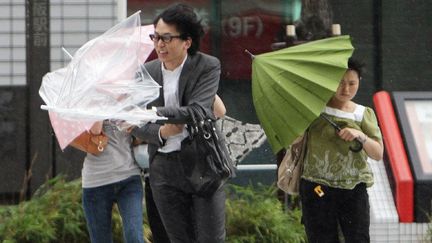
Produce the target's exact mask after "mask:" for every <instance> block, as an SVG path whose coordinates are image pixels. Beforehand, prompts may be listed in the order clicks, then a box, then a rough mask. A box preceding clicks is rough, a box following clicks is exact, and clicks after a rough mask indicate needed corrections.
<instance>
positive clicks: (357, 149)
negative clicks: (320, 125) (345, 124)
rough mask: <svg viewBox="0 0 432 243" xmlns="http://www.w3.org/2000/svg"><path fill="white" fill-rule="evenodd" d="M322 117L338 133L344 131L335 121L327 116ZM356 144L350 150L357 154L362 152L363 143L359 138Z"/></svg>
mask: <svg viewBox="0 0 432 243" xmlns="http://www.w3.org/2000/svg"><path fill="white" fill-rule="evenodd" d="M320 117H322V118H324V120H326V121H327V122H328V123H330V125H332V126H333V127H334V129H336V131H338V132H339V131H340V130H342V128H341V127H340V126H339V125H338V124H336V123H335V122H334V121H332V120H330V119H329V118H328V117H327V116H326V115H324V114H321V115H320ZM354 142H355V145H351V146H349V150H351V151H353V152H355V153H358V152H360V151H362V149H363V143H362V142H360V140H359V139H358V138H355V140H354Z"/></svg>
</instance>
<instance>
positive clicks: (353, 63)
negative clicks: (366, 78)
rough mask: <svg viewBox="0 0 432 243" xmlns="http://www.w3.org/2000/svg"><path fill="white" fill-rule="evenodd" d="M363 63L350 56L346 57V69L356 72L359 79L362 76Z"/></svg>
mask: <svg viewBox="0 0 432 243" xmlns="http://www.w3.org/2000/svg"><path fill="white" fill-rule="evenodd" d="M364 67H365V64H364V63H363V62H360V61H359V60H356V59H354V58H352V57H350V59H348V69H349V70H353V71H355V72H357V75H358V77H359V79H361V78H362V77H363V73H364Z"/></svg>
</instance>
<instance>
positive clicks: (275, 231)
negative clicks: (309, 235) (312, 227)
mask: <svg viewBox="0 0 432 243" xmlns="http://www.w3.org/2000/svg"><path fill="white" fill-rule="evenodd" d="M228 191H229V200H227V203H226V213H227V242H231V243H249V242H250V243H254V242H262V243H276V242H281V243H282V242H284V243H285V242H290V243H297V242H306V240H305V239H306V235H305V232H304V228H303V226H302V225H301V223H300V217H301V212H300V210H299V209H292V210H289V211H285V212H284V210H283V205H282V203H281V202H280V201H279V200H278V199H277V197H276V188H275V187H264V186H258V188H254V187H252V186H249V187H240V186H234V185H231V186H230V187H229V190H228Z"/></svg>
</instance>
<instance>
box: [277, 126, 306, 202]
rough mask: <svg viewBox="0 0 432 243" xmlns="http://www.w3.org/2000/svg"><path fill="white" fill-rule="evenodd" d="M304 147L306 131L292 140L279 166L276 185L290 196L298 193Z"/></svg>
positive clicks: (304, 153) (304, 152)
mask: <svg viewBox="0 0 432 243" xmlns="http://www.w3.org/2000/svg"><path fill="white" fill-rule="evenodd" d="M306 145H307V131H306V132H305V134H303V135H302V136H300V137H298V138H296V140H294V142H293V143H292V144H291V146H290V148H289V149H288V150H287V152H286V154H285V156H284V158H283V159H282V162H281V164H280V165H279V169H278V181H277V185H278V187H279V188H280V189H281V190H282V191H284V192H286V193H288V194H290V195H297V194H298V193H299V186H300V178H301V175H302V173H303V162H304V157H305V155H306Z"/></svg>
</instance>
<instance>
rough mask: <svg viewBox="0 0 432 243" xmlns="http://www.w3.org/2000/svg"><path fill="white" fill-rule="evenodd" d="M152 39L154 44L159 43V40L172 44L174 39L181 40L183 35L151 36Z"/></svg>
mask: <svg viewBox="0 0 432 243" xmlns="http://www.w3.org/2000/svg"><path fill="white" fill-rule="evenodd" d="M149 36H150V39H151V40H152V41H154V42H158V41H159V40H162V41H163V42H164V43H170V42H171V41H172V39H174V38H181V35H171V34H163V35H158V34H150V35H149Z"/></svg>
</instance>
